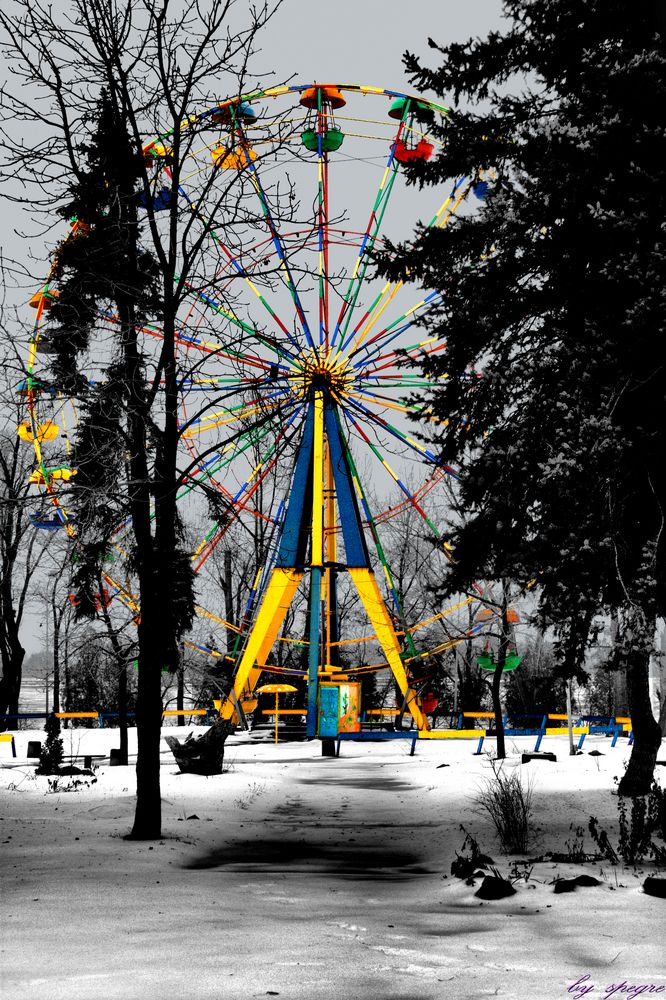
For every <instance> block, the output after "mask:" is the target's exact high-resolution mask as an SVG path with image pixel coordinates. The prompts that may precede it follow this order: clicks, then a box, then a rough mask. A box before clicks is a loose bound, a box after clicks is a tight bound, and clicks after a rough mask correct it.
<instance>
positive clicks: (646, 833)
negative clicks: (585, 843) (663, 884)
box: [589, 782, 666, 866]
mask: <svg viewBox="0 0 666 1000" xmlns="http://www.w3.org/2000/svg"><path fill="white" fill-rule="evenodd" d="M630 801H631V808H628V806H627V798H626V797H625V796H619V797H618V802H617V808H618V826H619V833H620V836H619V840H618V846H617V850H615V848H614V847H613V846H612V844H611V842H610V838H609V836H608V834H607V833H606V831H605V830H601V829H600V828H599V824H598V822H597V820H596V818H595V817H594V816H590V823H589V830H590V833H591V834H592V838H593V840H594V842H595V843H596V845H597V847H598V848H599V850H600V851H601V852H602V854H603V855H604V857H605V858H606V859H607V860H608V861H610V862H612V863H613V864H617V863H618V861H619V859H620V858H622V860H623V861H624V863H625V864H626V865H632V866H635V865H637V864H640V863H641V862H642V861H644V860H645V859H646V858H649V857H652V858H653V859H654V860H655V861H656V862H657V863H658V864H664V863H665V862H666V848H664V847H662V846H660V845H659V844H655V842H654V837H655V835H657V836H659V837H661V838H662V839H663V840H666V792H664V790H663V789H662V788H660V787H659V785H658V784H657V783H656V782H655V783H654V784H653V786H652V789H651V791H650V794H649V795H637V796H636V797H635V798H632V799H631V800H630Z"/></svg>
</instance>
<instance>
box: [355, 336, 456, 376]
mask: <svg viewBox="0 0 666 1000" xmlns="http://www.w3.org/2000/svg"><path fill="white" fill-rule="evenodd" d="M428 344H435V345H436V346H435V347H430V348H429V347H428ZM445 350H446V344H445V343H441V342H439V341H438V338H437V337H430V338H428V340H421V341H419V342H418V343H417V344H411V345H410V346H409V347H402V348H400V349H399V350H396V351H389V352H388V354H383V355H381V356H380V357H379V358H375V360H374V362H373V367H371V368H369V369H368V370H367V371H364V372H362V373H361V375H360V376H359V378H364V379H374V378H382V377H385V378H393V377H394V376H393V375H388V376H378V375H377V372H381V371H385V370H386V369H387V368H395V367H396V366H397V364H398V361H401V360H402V359H403V358H411V357H413V356H415V355H419V354H420V355H421V356H423V355H426V356H429V355H431V354H437V353H438V352H439V351H445ZM387 358H392V359H393V360H391V361H387V360H386V359H387ZM379 361H384V362H385V363H384V364H383V365H380V364H377V362H379Z"/></svg>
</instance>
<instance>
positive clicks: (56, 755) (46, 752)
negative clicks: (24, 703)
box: [35, 712, 63, 774]
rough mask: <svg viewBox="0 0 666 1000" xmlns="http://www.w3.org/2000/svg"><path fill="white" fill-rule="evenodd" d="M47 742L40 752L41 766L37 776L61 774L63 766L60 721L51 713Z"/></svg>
mask: <svg viewBox="0 0 666 1000" xmlns="http://www.w3.org/2000/svg"><path fill="white" fill-rule="evenodd" d="M44 729H45V730H46V740H45V741H44V746H43V747H42V749H41V750H40V752H39V764H38V766H37V770H36V771H35V774H60V765H61V764H62V755H63V749H62V738H61V736H60V720H59V719H57V718H56V716H55V715H54V714H53V712H51V714H50V715H49V717H48V719H47V720H46V725H45V726H44Z"/></svg>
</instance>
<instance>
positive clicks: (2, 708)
mask: <svg viewBox="0 0 666 1000" xmlns="http://www.w3.org/2000/svg"><path fill="white" fill-rule="evenodd" d="M3 653H4V651H3ZM24 657H25V649H24V648H23V646H21V644H20V643H17V645H16V646H13V647H12V648H11V649H10V650H8V655H7V656H4V655H3V657H2V661H3V662H2V677H1V678H0V715H17V714H18V710H19V698H20V695H21V680H22V677H23V660H24ZM8 728H9V729H11V728H13V727H12V722H11V721H9V722H5V721H4V720H2V719H0V732H4V730H6V729H8Z"/></svg>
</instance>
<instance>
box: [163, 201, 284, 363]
mask: <svg viewBox="0 0 666 1000" xmlns="http://www.w3.org/2000/svg"><path fill="white" fill-rule="evenodd" d="M179 192H180V193H181V194H182V195H183V197H184V198H185V200H186V201H187V203H188V205H189V208H190V210H191V211H192V213H193V214H194V215H195V216H196V217H197V218H198V219H199V220H200V221H201V222H203V224H204V226H205V227H206V228H207V231H208V232H209V233H210V236H211V238H212V239H213V240H214V242H215V244H216V246H218V247H219V248H220V250H221V251H222V253H223V254H224V256H225V257H226V258H227V260H228V262H229V263H230V264H231V266H232V267H233V268H234V270H235V271H236V273H237V275H238V276H239V277H241V278H243V280H244V282H245V284H246V286H247V287H248V288H249V289H250V290H251V291H252V292H253V294H254V295H255V296H256V297H257V298H258V299H259V301H260V302H261V304H262V306H263V307H264V309H265V310H266V311H267V312H268V314H269V316H270V317H271V319H272V320H273V321H274V322H275V323H276V324H277V326H278V327H279V328H280V330H281V331H282V333H284V335H285V336H286V337H287V339H288V340H289V342H290V343H291V345H292V347H293V348H294V349H295V351H296V353H297V354H298V353H300V350H301V346H300V344H299V343H298V341H297V340H296V338H295V337H294V335H293V333H292V332H291V330H290V329H289V328H288V327H287V326H286V325H285V324H284V323H283V321H282V320H281V319H280V317H279V316H278V314H277V313H276V312H275V310H274V309H273V307H272V306H271V305H270V303H269V302H268V300H267V299H266V297H265V296H264V295H263V294H262V293H261V292H260V291H259V289H258V288H257V286H256V285H255V283H254V282H253V281H252V279H251V278H250V276H249V275H248V274H247V271H246V269H245V268H244V267H243V266H242V265H241V263H240V262H239V261H238V260H237V258H236V257H235V256H234V254H233V253H232V251H231V250H230V249H229V247H228V246H227V244H226V243H225V242H224V240H223V239H222V238H221V237H220V236H219V235H218V233H217V232H216V231H215V229H214V228H213V227H212V226H210V225H209V224H208V221H207V220H206V218H205V217H204V216H203V215H202V214H201V212H199V210H198V208H197V206H196V205H195V203H194V202H193V201H192V199H191V198H190V197H189V195H188V194H187V192H186V191H185V190H184V189H183V188H182V187H180V188H179ZM183 286H184V282H183Z"/></svg>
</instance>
